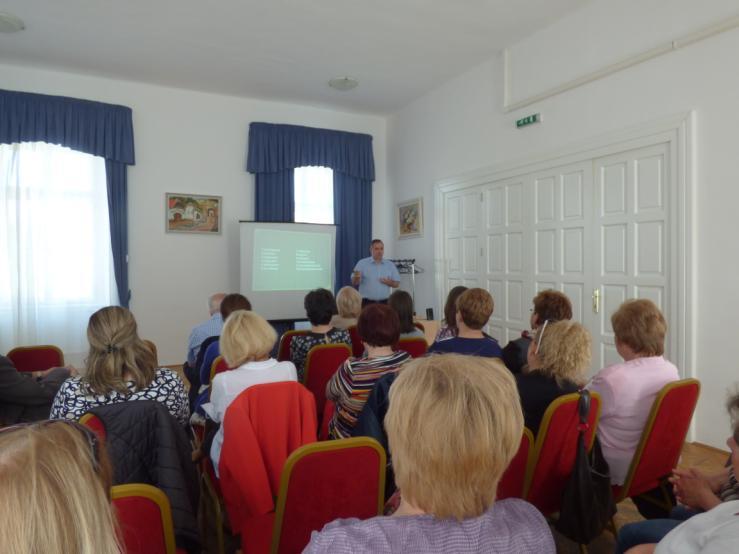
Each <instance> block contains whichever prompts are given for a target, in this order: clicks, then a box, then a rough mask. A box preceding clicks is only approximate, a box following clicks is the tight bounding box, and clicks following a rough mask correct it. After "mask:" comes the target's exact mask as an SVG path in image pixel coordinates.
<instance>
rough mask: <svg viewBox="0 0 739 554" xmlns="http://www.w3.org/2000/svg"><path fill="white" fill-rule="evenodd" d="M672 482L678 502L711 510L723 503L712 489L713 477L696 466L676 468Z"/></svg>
mask: <svg viewBox="0 0 739 554" xmlns="http://www.w3.org/2000/svg"><path fill="white" fill-rule="evenodd" d="M670 482H671V483H672V486H673V490H674V492H675V497H676V498H677V500H678V502H680V504H683V505H685V506H688V507H689V508H696V509H700V510H710V509H711V508H713V507H714V506H717V505H718V504H720V503H721V499H720V498H719V497H718V496H716V494H715V492H714V490H713V489H712V486H711V485H712V483H711V479H709V478H708V477H706V475H704V474H703V473H701V472H700V471H698V470H696V469H694V468H689V469H675V470H674V471H673V474H672V477H670Z"/></svg>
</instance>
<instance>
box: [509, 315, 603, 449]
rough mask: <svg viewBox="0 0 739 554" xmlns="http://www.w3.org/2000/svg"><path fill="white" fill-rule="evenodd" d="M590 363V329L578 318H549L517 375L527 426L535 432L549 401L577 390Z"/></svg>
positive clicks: (530, 346) (584, 379) (580, 386)
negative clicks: (550, 319)
mask: <svg viewBox="0 0 739 554" xmlns="http://www.w3.org/2000/svg"><path fill="white" fill-rule="evenodd" d="M589 367H590V333H588V330H587V329H585V327H583V326H582V325H580V324H579V323H577V322H575V321H558V322H554V323H550V322H549V321H548V320H545V321H544V322H543V323H542V324H541V326H540V327H539V328H538V329H537V331H536V333H535V334H534V338H533V340H532V341H531V343H530V344H529V350H528V367H525V368H524V372H523V373H521V374H518V375H516V384H517V385H518V392H519V394H520V395H521V408H523V417H524V421H525V423H526V427H527V428H528V429H530V430H531V432H532V433H534V435H536V433H537V432H538V431H539V425H540V424H541V419H542V417H544V412H546V411H547V408H548V407H549V404H551V402H552V401H553V400H554V399H555V398H558V397H560V396H562V395H565V394H569V393H571V392H577V391H578V390H579V389H580V388H582V386H583V385H584V384H585V382H586V381H587V379H586V378H585V374H586V372H587V371H588V368H589Z"/></svg>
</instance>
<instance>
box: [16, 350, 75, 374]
mask: <svg viewBox="0 0 739 554" xmlns="http://www.w3.org/2000/svg"><path fill="white" fill-rule="evenodd" d="M8 358H10V361H11V362H13V365H14V366H15V369H17V370H18V371H44V370H46V369H49V368H51V367H62V366H64V354H62V351H61V349H60V348H59V347H58V346H54V345H51V344H41V345H38V346H19V347H17V348H13V350H11V351H10V352H8Z"/></svg>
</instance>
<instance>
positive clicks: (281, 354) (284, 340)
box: [277, 330, 308, 362]
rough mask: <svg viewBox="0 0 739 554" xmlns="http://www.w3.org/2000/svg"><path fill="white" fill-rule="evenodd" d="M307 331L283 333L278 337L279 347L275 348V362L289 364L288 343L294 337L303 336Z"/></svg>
mask: <svg viewBox="0 0 739 554" xmlns="http://www.w3.org/2000/svg"><path fill="white" fill-rule="evenodd" d="M307 333H308V331H303V330H298V331H285V332H284V333H283V334H282V336H281V337H280V346H279V347H278V348H277V361H278V362H289V361H290V343H291V342H292V340H293V337H294V336H295V335H305V334H307Z"/></svg>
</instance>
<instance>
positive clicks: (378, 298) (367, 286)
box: [352, 239, 400, 307]
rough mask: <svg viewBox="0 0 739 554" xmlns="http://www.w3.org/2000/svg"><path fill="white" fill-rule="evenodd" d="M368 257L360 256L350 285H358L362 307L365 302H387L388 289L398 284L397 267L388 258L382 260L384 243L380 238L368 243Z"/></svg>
mask: <svg viewBox="0 0 739 554" xmlns="http://www.w3.org/2000/svg"><path fill="white" fill-rule="evenodd" d="M370 254H372V255H371V256H370V257H369V258H362V259H361V260H359V261H358V262H357V265H355V266H354V273H352V285H354V286H355V287H356V286H359V294H361V295H362V307H365V306H366V305H367V304H373V303H376V302H380V303H382V304H385V303H387V297H388V296H390V290H391V289H394V288H397V287H398V285H400V274H399V273H398V268H397V267H395V264H394V263H393V262H391V261H390V260H383V259H382V256H383V255H384V254H385V245H384V244H383V243H382V241H381V240H380V239H374V240H373V241H372V244H370Z"/></svg>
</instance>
